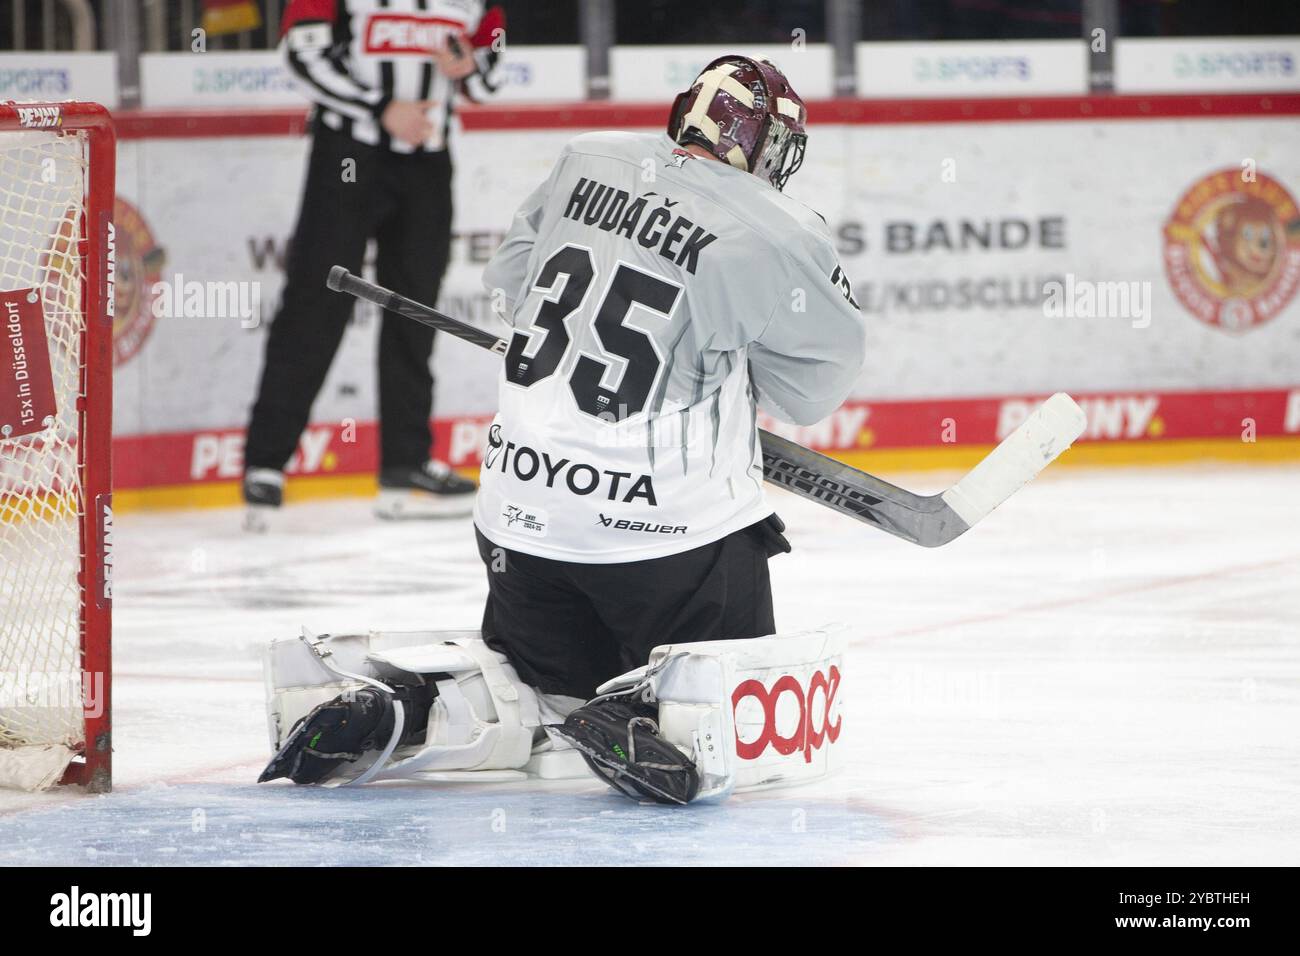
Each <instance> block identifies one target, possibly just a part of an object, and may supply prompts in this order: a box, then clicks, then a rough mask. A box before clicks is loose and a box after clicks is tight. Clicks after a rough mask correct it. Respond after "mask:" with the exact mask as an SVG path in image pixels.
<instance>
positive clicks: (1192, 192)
mask: <svg viewBox="0 0 1300 956" xmlns="http://www.w3.org/2000/svg"><path fill="white" fill-rule="evenodd" d="M1164 241H1165V250H1164V260H1165V274H1166V275H1167V276H1168V277H1169V284H1170V286H1171V287H1172V288H1173V292H1174V295H1176V296H1177V297H1178V301H1180V302H1181V303H1182V304H1183V305H1184V306H1186V307H1187V310H1188V311H1189V312H1191V313H1192V315H1194V316H1196V318H1198V319H1200V320H1201V321H1202V322H1205V323H1206V324H1207V325H1212V326H1216V327H1218V328H1221V329H1226V330H1227V331H1230V332H1245V331H1247V330H1248V329H1252V328H1255V327H1256V326H1259V325H1262V324H1263V323H1265V322H1267V321H1268V320H1269V319H1271V318H1273V317H1274V316H1276V315H1277V314H1278V313H1279V312H1281V311H1282V310H1283V309H1285V308H1286V307H1287V306H1288V305H1289V304H1290V303H1291V301H1292V299H1294V298H1295V294H1296V289H1297V288H1300V211H1297V207H1296V201H1295V199H1294V198H1293V197H1292V196H1291V194H1290V193H1289V192H1287V190H1286V189H1285V187H1283V186H1282V184H1281V183H1279V182H1278V181H1277V180H1276V179H1273V178H1272V177H1271V176H1267V175H1265V174H1264V173H1262V172H1249V171H1246V170H1243V169H1241V168H1230V169H1225V170H1220V171H1219V172H1216V173H1211V174H1210V175H1208V176H1206V177H1204V178H1203V179H1201V180H1199V181H1197V182H1196V183H1194V184H1193V185H1192V187H1191V188H1190V189H1188V190H1187V192H1186V193H1184V194H1183V196H1182V198H1180V199H1179V200H1178V203H1177V205H1176V206H1175V207H1174V212H1173V215H1172V216H1170V218H1169V221H1168V222H1166V223H1165V227H1164Z"/></svg>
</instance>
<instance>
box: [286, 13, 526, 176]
mask: <svg viewBox="0 0 1300 956" xmlns="http://www.w3.org/2000/svg"><path fill="white" fill-rule="evenodd" d="M283 23H284V26H283V35H282V37H281V40H280V49H281V51H282V53H283V55H284V56H285V57H286V59H287V60H288V65H289V70H290V72H291V74H292V75H293V77H294V79H295V80H296V81H297V85H298V87H299V89H301V90H302V91H303V92H304V93H306V95H307V96H308V97H309V98H310V99H311V100H312V102H313V103H314V104H315V110H316V114H317V116H318V118H319V120H320V121H321V122H322V123H324V124H325V125H326V126H328V127H330V128H331V129H335V130H340V131H342V132H346V133H347V134H348V135H350V136H352V137H353V138H354V139H356V140H357V141H358V142H360V143H366V144H367V145H370V146H382V147H384V148H386V149H391V150H393V151H394V152H398V153H411V152H415V147H413V146H410V145H408V144H407V143H403V142H401V141H400V140H394V139H392V138H391V137H390V136H389V135H388V134H387V133H386V132H385V131H384V129H383V127H382V126H381V125H380V122H379V118H380V116H381V115H382V114H383V112H384V109H385V107H387V106H388V104H389V103H390V102H391V101H393V100H417V101H422V100H429V101H431V102H432V103H433V104H434V106H433V107H432V112H431V113H430V116H429V119H430V121H431V122H432V123H433V127H434V131H433V134H432V135H431V136H430V137H429V138H428V139H427V140H425V142H424V145H423V147H421V148H422V149H423V150H425V151H432V150H440V149H445V148H446V146H447V139H448V136H449V134H450V132H451V117H452V111H453V107H454V102H453V101H454V100H455V97H456V94H457V93H461V94H463V95H465V96H467V97H469V98H470V99H473V100H482V99H485V98H486V97H487V96H490V95H491V94H492V93H493V92H495V90H496V87H497V78H496V76H495V75H494V74H495V70H496V66H497V63H498V61H499V59H500V50H501V49H502V48H503V47H504V41H505V15H504V14H503V13H502V11H501V8H500V7H489V8H487V9H486V10H485V9H484V3H483V0H290V3H289V6H288V8H287V9H286V10H285V13H284V21H283ZM460 34H465V35H468V36H469V38H470V45H471V46H472V48H473V54H474V60H475V63H476V65H477V67H478V69H477V72H475V73H471V74H470V75H469V76H467V77H465V78H464V79H463V80H452V79H448V78H447V77H446V76H443V75H442V74H441V73H440V72H439V71H438V69H437V68H436V67H435V66H434V64H433V60H432V58H431V57H430V53H431V52H432V51H433V50H437V49H441V48H443V47H444V46H446V44H447V43H448V42H449V41H453V40H454V38H455V37H457V36H458V35H460Z"/></svg>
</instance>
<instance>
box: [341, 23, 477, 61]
mask: <svg viewBox="0 0 1300 956" xmlns="http://www.w3.org/2000/svg"><path fill="white" fill-rule="evenodd" d="M465 27H466V24H464V23H461V22H460V21H457V20H448V19H447V18H445V17H416V16H411V15H409V14H396V13H381V14H376V15H375V16H373V17H371V18H370V19H369V20H367V21H366V42H365V51H366V52H367V53H381V54H383V55H385V56H394V55H400V54H408V53H409V54H414V55H419V56H428V55H429V54H430V53H432V52H433V51H434V50H441V49H442V48H443V47H445V46H446V45H447V40H448V38H450V37H452V36H454V35H455V34H456V32H457V31H460V30H464V29H465Z"/></svg>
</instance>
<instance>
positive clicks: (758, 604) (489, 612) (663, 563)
mask: <svg viewBox="0 0 1300 956" xmlns="http://www.w3.org/2000/svg"><path fill="white" fill-rule="evenodd" d="M782 530H784V525H782V523H781V519H779V518H777V517H776V516H775V515H773V516H772V517H770V518H768V519H766V520H764V521H760V522H758V523H757V524H754V525H751V526H750V527H748V528H743V529H741V530H740V531H736V532H733V533H732V534H730V535H728V536H727V537H725V538H722V539H721V540H718V541H714V542H713V543H711V544H706V545H703V546H702V547H699V548H694V549H692V550H690V551H684V552H682V553H681V554H673V555H669V556H668V557H663V558H652V559H650V560H646V561H628V562H623V563H619V564H578V563H576V562H570V561H554V560H551V559H549V558H539V557H536V556H535V555H531V554H523V553H521V552H518V551H512V550H510V549H507V548H502V547H500V546H498V545H495V544H493V543H492V542H491V541H489V540H488V539H487V538H485V537H483V535H482V534H481V533H480V532H478V531H477V530H476V531H475V534H476V535H477V537H478V548H479V556H480V557H481V558H482V559H483V564H484V565H485V566H486V568H487V577H488V599H487V606H486V607H485V608H484V610H483V638H484V640H485V641H487V643H488V645H489V646H490V647H492V648H493V649H494V650H496V651H499V652H500V653H502V654H505V655H506V657H508V658H509V659H510V662H511V663H512V664H513V665H514V667H515V670H517V671H518V672H519V676H520V677H522V678H523V679H524V681H525V682H527V683H529V684H531V685H532V686H534V687H536V688H538V689H539V690H541V691H543V692H544V693H548V694H564V695H566V696H569V697H579V698H582V699H583V700H587V699H590V698H591V697H593V696H595V693H596V688H597V687H598V686H599V685H600V684H603V683H604V682H605V681H607V680H609V679H610V678H611V677H616V676H617V675H619V674H622V673H624V672H625V671H629V670H632V669H633V668H635V667H640V666H641V665H642V664H644V663H646V660H647V659H648V658H649V656H650V651H651V650H653V649H654V648H655V647H657V646H658V645H660V644H681V643H686V642H693V641H715V640H733V639H738V638H749V637H762V636H764V635H767V634H772V633H774V632H775V631H776V624H775V622H774V620H773V615H772V587H771V582H770V580H769V578H768V570H767V559H768V558H769V557H770V556H772V555H774V554H778V553H780V552H782V551H789V550H790V545H789V544H788V543H787V542H786V540H785V537H784V536H783V535H782V534H781V532H782Z"/></svg>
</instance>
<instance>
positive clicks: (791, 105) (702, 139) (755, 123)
mask: <svg viewBox="0 0 1300 956" xmlns="http://www.w3.org/2000/svg"><path fill="white" fill-rule="evenodd" d="M737 62H739V63H743V64H748V65H749V66H751V67H752V68H754V69H755V70H756V71H757V74H758V77H757V79H756V80H754V81H753V83H752V85H751V86H750V87H749V89H750V90H751V91H752V92H753V94H754V97H755V102H754V105H753V106H752V107H748V108H744V107H743V106H742V109H741V110H736V109H726V108H724V110H723V116H724V117H725V119H726V120H730V122H729V123H728V126H727V129H726V131H724V132H722V135H720V136H719V138H718V139H717V140H710V139H709V137H708V136H707V135H706V134H705V133H704V131H702V130H700V129H698V128H697V127H696V126H694V125H691V126H689V127H686V128H685V129H683V125H684V123H685V120H686V116H687V113H688V112H689V111H690V109H691V106H692V103H693V102H694V99H695V96H696V95H698V94H697V87H698V81H697V82H696V83H692V84H691V86H690V87H689V88H688V89H686V90H685V91H683V92H681V93H679V94H678V95H677V97H676V98H675V99H674V100H673V105H672V109H671V110H670V111H669V115H668V135H669V137H670V138H672V139H673V141H674V142H677V143H681V144H683V145H686V144H691V143H693V144H695V145H698V146H700V147H702V148H704V149H707V150H708V151H709V152H710V153H712V154H713V155H714V156H716V157H717V158H718V159H720V160H722V161H723V162H726V163H729V164H731V165H732V166H735V167H737V168H739V169H743V170H744V171H745V172H749V173H753V174H754V175H756V176H758V177H759V178H760V179H762V180H764V181H765V182H768V183H770V184H771V185H772V186H774V187H776V188H777V189H778V190H780V189H784V188H785V184H786V183H787V182H788V181H789V179H790V177H791V176H793V175H794V173H795V172H796V171H797V170H798V169H799V167H800V166H802V165H803V159H804V151H805V149H806V147H807V142H808V134H807V133H805V132H803V130H802V126H803V116H804V107H803V103H802V101H800V100H799V99H798V96H797V95H796V94H794V93H793V91H792V90H790V89H789V85H788V83H785V88H784V91H783V92H784V93H788V94H789V95H788V96H784V95H782V94H780V93H778V92H777V91H774V90H773V89H772V88H771V84H770V83H769V79H768V76H767V75H766V74H765V72H764V69H766V70H768V71H771V72H773V73H775V74H776V76H777V77H778V78H780V79H781V80H782V81H784V77H781V75H780V73H779V72H777V71H776V69H775V67H773V66H772V64H770V63H768V62H766V61H761V66H760V61H754V60H750V59H748V58H746V57H735V56H728V57H720V58H719V59H717V60H714V61H713V62H712V63H710V64H709V65H708V66H707V67H705V69H704V71H703V72H702V73H701V74H700V75H701V77H703V76H705V75H706V74H708V73H709V72H710V71H712V70H713V69H714V68H715V67H717V66H719V65H721V64H725V63H737ZM721 94H727V95H730V94H729V91H727V90H719V91H717V92H716V93H715V94H714V97H715V100H716V97H717V96H718V95H721ZM769 104H773V105H776V106H777V108H778V109H780V111H781V115H780V116H778V115H774V114H773V113H772V112H771V111H770V109H769ZM712 105H713V104H712V103H710V104H709V106H708V108H706V114H707V113H709V112H710V111H711V108H712ZM709 118H710V119H714V120H715V121H716V120H718V119H719V116H718V115H717V114H715V115H713V116H710V117H709ZM755 127H757V129H755ZM738 129H739V130H740V131H741V132H740V134H739V135H738V134H737V130H738ZM723 139H726V140H727V141H729V142H730V143H731V144H732V145H730V146H727V145H726V144H724V143H723V142H722V140H723ZM745 140H748V141H749V142H750V146H749V148H748V149H746V148H745V145H744V141H745ZM742 157H743V160H742Z"/></svg>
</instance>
